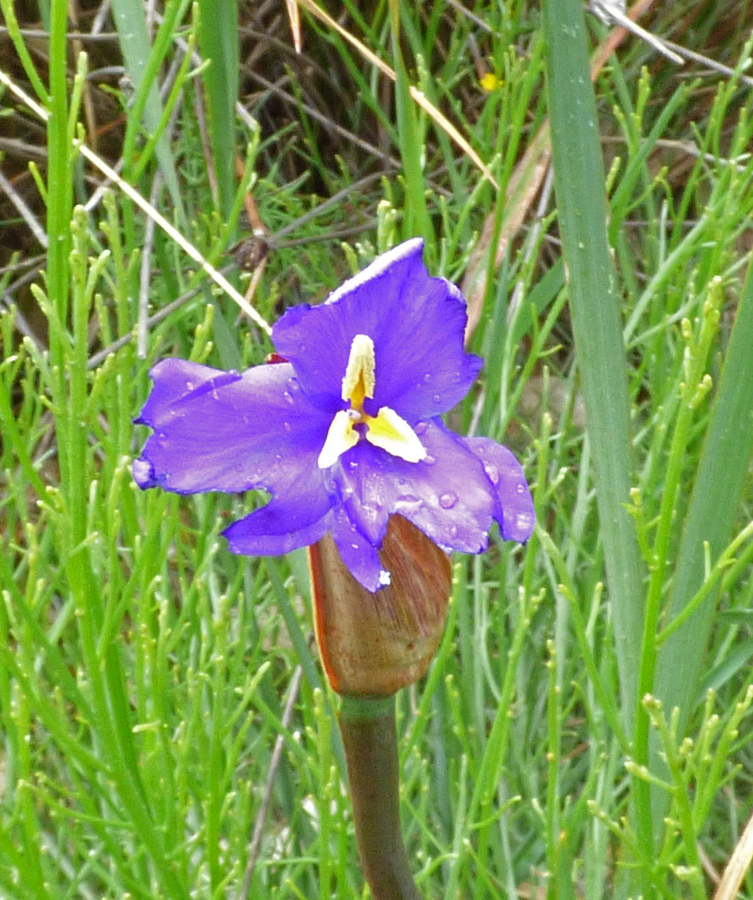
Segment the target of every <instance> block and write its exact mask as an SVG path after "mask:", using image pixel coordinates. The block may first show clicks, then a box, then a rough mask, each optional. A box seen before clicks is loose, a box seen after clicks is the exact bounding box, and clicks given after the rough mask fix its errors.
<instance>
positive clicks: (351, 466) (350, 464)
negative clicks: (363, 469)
mask: <svg viewBox="0 0 753 900" xmlns="http://www.w3.org/2000/svg"><path fill="white" fill-rule="evenodd" d="M348 468H349V469H357V468H358V463H357V462H356V461H355V460H354V459H349V460H348Z"/></svg>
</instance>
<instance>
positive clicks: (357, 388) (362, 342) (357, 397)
mask: <svg viewBox="0 0 753 900" xmlns="http://www.w3.org/2000/svg"><path fill="white" fill-rule="evenodd" d="M375 368H376V360H375V358H374V341H372V340H371V338H370V337H369V336H368V335H367V334H357V335H356V336H355V337H354V338H353V343H352V344H351V345H350V356H349V357H348V367H347V369H346V370H345V378H343V390H342V398H343V400H350V405H351V406H352V407H353V409H359V410H360V409H361V407H362V406H363V401H364V399H365V398H366V397H373V396H374V381H375V378H374V370H375Z"/></svg>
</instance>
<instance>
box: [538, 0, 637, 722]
mask: <svg viewBox="0 0 753 900" xmlns="http://www.w3.org/2000/svg"><path fill="white" fill-rule="evenodd" d="M543 8H544V35H545V39H546V43H547V92H548V98H549V115H550V120H551V126H552V153H553V158H554V175H555V190H556V195H557V206H558V212H559V223H560V233H561V235H562V243H563V248H564V256H565V260H566V263H567V266H568V270H569V293H570V312H571V315H572V322H573V331H574V335H575V347H576V351H577V355H578V366H579V368H580V372H581V380H582V387H583V399H584V402H585V406H586V418H587V421H588V432H589V436H590V439H591V448H592V455H593V462H594V478H595V482H596V490H597V502H598V509H599V520H600V527H601V536H602V540H603V543H604V557H605V563H606V569H607V580H608V588H609V597H610V602H611V605H612V615H613V618H614V633H615V642H616V650H617V664H618V668H619V674H620V690H621V697H622V709H623V721H624V723H625V730H626V731H627V732H628V733H630V732H631V731H632V727H633V722H634V721H635V706H636V698H637V688H638V683H637V674H636V673H637V672H638V667H639V663H640V652H641V631H642V618H643V617H642V587H641V585H642V580H643V568H642V564H641V560H640V553H639V549H638V541H637V537H636V533H635V528H634V525H633V522H632V521H631V519H630V516H629V514H628V512H627V509H626V506H627V504H628V503H629V500H630V486H631V483H630V482H631V473H632V466H631V458H630V402H629V396H628V382H627V373H626V362H625V348H624V344H623V340H622V325H621V319H620V308H619V297H618V293H617V289H616V274H615V271H614V267H613V265H612V261H611V258H610V254H609V245H608V243H607V233H606V222H607V208H606V201H605V190H604V174H603V173H604V166H603V160H602V155H601V147H600V145H599V136H598V129H597V119H596V103H595V100H594V93H593V88H592V85H591V78H590V73H589V64H588V49H587V44H586V33H585V24H584V21H583V8H582V4H581V2H580V0H557V2H553V0H545V2H544V7H543Z"/></svg>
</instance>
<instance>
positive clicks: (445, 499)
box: [439, 491, 458, 509]
mask: <svg viewBox="0 0 753 900" xmlns="http://www.w3.org/2000/svg"><path fill="white" fill-rule="evenodd" d="M457 502H458V495H457V494H453V493H452V491H448V492H447V493H446V494H442V496H441V497H440V498H439V505H440V506H441V507H442V509H452V507H453V506H454V505H455V504H456V503H457Z"/></svg>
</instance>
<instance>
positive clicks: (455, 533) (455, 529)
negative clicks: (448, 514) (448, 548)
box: [450, 525, 458, 538]
mask: <svg viewBox="0 0 753 900" xmlns="http://www.w3.org/2000/svg"><path fill="white" fill-rule="evenodd" d="M457 536H458V526H457V525H453V526H452V527H451V528H450V537H451V538H456V537H457Z"/></svg>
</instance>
